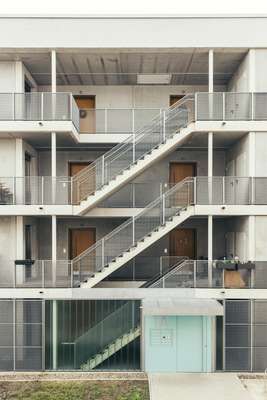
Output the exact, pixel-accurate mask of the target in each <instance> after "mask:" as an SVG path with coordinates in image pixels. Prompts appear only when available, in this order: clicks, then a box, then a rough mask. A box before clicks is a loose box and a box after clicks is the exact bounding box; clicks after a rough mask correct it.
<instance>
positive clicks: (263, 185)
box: [194, 176, 267, 205]
mask: <svg viewBox="0 0 267 400" xmlns="http://www.w3.org/2000/svg"><path fill="white" fill-rule="evenodd" d="M194 180H195V186H196V188H195V195H196V198H195V204H203V205H204V204H207V205H209V204H219V205H224V204H226V205H252V204H255V205H264V204H267V177H243V176H214V177H206V176H197V177H195V178H194Z"/></svg>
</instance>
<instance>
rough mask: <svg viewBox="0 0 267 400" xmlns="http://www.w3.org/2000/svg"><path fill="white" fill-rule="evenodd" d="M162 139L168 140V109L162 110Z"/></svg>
mask: <svg viewBox="0 0 267 400" xmlns="http://www.w3.org/2000/svg"><path fill="white" fill-rule="evenodd" d="M162 141H163V143H165V142H166V110H163V112H162Z"/></svg>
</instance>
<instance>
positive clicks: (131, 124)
mask: <svg viewBox="0 0 267 400" xmlns="http://www.w3.org/2000/svg"><path fill="white" fill-rule="evenodd" d="M163 111H164V109H161V108H141V107H139V108H97V109H80V110H79V114H80V132H81V133H98V134H124V133H126V134H131V133H133V132H135V131H136V130H138V129H140V128H142V127H143V126H144V125H147V124H149V123H150V122H151V121H152V120H153V119H154V118H155V117H156V116H158V115H159V114H161V113H163Z"/></svg>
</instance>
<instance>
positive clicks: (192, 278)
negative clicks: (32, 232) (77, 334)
mask: <svg viewBox="0 0 267 400" xmlns="http://www.w3.org/2000/svg"><path fill="white" fill-rule="evenodd" d="M8 267H9V268H10V270H11V271H12V270H13V273H12V275H11V276H10V278H9V279H5V280H3V279H2V280H1V282H0V287H1V288H75V287H76V288H77V287H79V286H80V283H81V282H82V281H83V278H84V276H86V275H87V273H88V269H89V266H88V265H86V263H83V264H80V263H79V264H77V263H75V262H72V261H71V260H56V261H52V260H32V261H31V262H30V263H26V262H25V264H21V265H17V264H16V263H15V262H14V261H11V260H10V261H9V262H8ZM107 280H108V281H116V282H120V281H127V282H130V281H135V282H137V285H136V287H140V288H151V289H153V288H165V289H168V288H169V289H175V288H177V289H179V288H183V289H208V288H209V289H267V261H252V262H238V263H236V262H235V261H234V260H225V259H224V260H213V261H208V260H189V259H187V258H186V257H176V256H163V257H142V256H139V257H136V258H135V259H133V260H131V261H130V262H129V263H128V264H126V265H125V266H124V268H122V269H121V270H119V271H117V272H116V273H115V274H114V275H113V276H112V277H109V278H108V279H107ZM138 282H139V284H138ZM116 287H120V284H119V283H117V286H116Z"/></svg>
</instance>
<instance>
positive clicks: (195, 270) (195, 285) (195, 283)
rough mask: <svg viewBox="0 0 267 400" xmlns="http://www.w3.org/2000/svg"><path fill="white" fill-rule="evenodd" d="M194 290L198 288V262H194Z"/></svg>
mask: <svg viewBox="0 0 267 400" xmlns="http://www.w3.org/2000/svg"><path fill="white" fill-rule="evenodd" d="M193 266H194V288H196V287H197V265H196V260H194V264H193Z"/></svg>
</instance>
